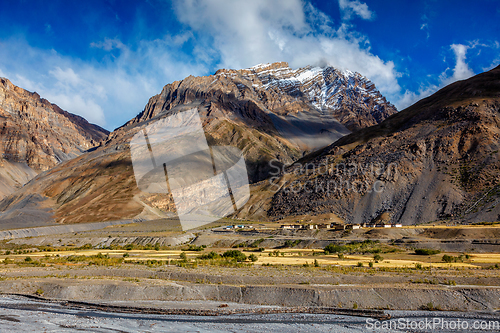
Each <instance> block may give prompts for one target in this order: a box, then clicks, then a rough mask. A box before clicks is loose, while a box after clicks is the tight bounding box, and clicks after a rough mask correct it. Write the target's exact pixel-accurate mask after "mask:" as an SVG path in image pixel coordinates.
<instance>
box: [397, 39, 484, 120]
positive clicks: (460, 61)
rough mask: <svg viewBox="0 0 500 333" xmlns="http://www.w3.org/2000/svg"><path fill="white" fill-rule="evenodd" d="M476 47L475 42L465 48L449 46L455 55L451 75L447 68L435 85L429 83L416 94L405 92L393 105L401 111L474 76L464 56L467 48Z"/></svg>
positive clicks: (462, 46)
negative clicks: (452, 84)
mask: <svg viewBox="0 0 500 333" xmlns="http://www.w3.org/2000/svg"><path fill="white" fill-rule="evenodd" d="M477 45H479V43H477V42H474V43H472V44H471V46H466V45H463V44H452V45H450V49H451V50H452V51H453V54H454V55H455V65H454V68H453V69H452V74H451V75H450V74H448V72H449V71H450V70H451V69H450V68H449V67H448V68H447V69H446V70H444V71H443V72H442V73H441V74H440V75H439V78H438V83H437V84H432V83H430V84H428V85H422V86H421V87H420V88H419V90H418V91H417V92H412V91H409V90H406V91H405V93H404V94H403V95H401V96H400V97H399V98H397V99H396V100H395V105H396V106H397V107H398V109H399V110H402V109H404V108H406V107H408V106H410V105H412V104H413V103H415V102H417V101H419V100H421V99H422V98H425V97H428V96H430V95H432V94H433V93H435V92H436V91H437V90H439V89H441V88H443V87H444V86H446V85H448V84H451V83H453V82H455V81H459V80H465V79H468V78H470V77H472V76H474V72H473V71H472V69H470V67H469V65H468V64H467V62H466V54H467V50H468V49H469V48H474V47H476V46H477ZM445 61H446V59H445Z"/></svg>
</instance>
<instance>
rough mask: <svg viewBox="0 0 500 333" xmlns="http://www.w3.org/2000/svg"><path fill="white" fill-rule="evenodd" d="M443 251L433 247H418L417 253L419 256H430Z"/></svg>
mask: <svg viewBox="0 0 500 333" xmlns="http://www.w3.org/2000/svg"><path fill="white" fill-rule="evenodd" d="M439 253H441V251H439V250H432V249H416V250H415V254H416V255H419V256H430V255H433V254H439Z"/></svg>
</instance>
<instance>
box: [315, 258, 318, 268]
mask: <svg viewBox="0 0 500 333" xmlns="http://www.w3.org/2000/svg"><path fill="white" fill-rule="evenodd" d="M314 267H319V262H318V260H317V259H314Z"/></svg>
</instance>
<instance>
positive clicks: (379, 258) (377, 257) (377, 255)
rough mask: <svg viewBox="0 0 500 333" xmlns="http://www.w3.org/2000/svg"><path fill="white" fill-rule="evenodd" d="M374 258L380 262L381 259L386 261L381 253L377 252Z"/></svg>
mask: <svg viewBox="0 0 500 333" xmlns="http://www.w3.org/2000/svg"><path fill="white" fill-rule="evenodd" d="M373 260H375V261H376V262H379V261H384V258H382V256H380V255H379V254H376V255H374V256H373Z"/></svg>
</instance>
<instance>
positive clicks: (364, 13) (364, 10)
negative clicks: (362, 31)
mask: <svg viewBox="0 0 500 333" xmlns="http://www.w3.org/2000/svg"><path fill="white" fill-rule="evenodd" d="M339 7H340V11H341V12H342V15H343V19H344V20H350V19H351V18H352V16H353V15H358V16H359V17H361V18H362V19H364V20H371V19H373V18H374V17H375V14H374V13H373V12H372V11H370V9H369V8H368V5H367V4H366V3H363V2H359V1H357V0H354V1H351V0H339Z"/></svg>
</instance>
